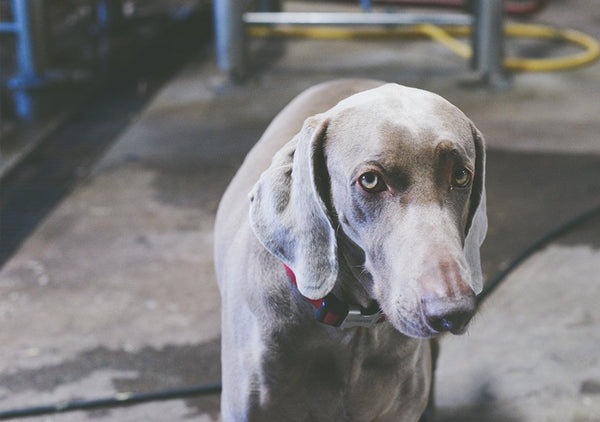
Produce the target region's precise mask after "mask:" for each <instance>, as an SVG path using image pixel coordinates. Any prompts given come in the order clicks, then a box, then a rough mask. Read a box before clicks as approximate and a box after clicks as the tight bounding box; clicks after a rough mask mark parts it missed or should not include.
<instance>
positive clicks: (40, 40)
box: [10, 0, 48, 89]
mask: <svg viewBox="0 0 600 422" xmlns="http://www.w3.org/2000/svg"><path fill="white" fill-rule="evenodd" d="M43 3H44V2H43V0H13V2H12V7H13V16H14V21H15V23H14V24H15V27H16V28H17V31H16V33H17V66H18V73H17V75H16V76H15V77H14V78H13V79H12V80H11V82H10V83H11V88H13V89H17V88H28V87H34V86H40V85H42V77H41V74H42V73H43V72H44V71H45V70H46V68H47V65H48V50H47V48H46V47H47V45H46V34H45V31H46V26H45V17H44V6H43Z"/></svg>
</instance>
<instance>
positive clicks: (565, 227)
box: [477, 206, 600, 305]
mask: <svg viewBox="0 0 600 422" xmlns="http://www.w3.org/2000/svg"><path fill="white" fill-rule="evenodd" d="M597 215H600V206H597V207H595V208H592V209H590V210H589V211H586V212H584V213H583V214H580V215H579V216H577V217H575V218H573V219H572V220H569V221H567V222H566V223H564V224H562V225H561V226H558V227H557V228H556V229H554V230H552V231H551V232H549V233H548V234H546V235H545V236H543V237H541V238H540V239H538V240H537V241H535V242H533V243H531V244H530V245H529V246H528V247H527V248H525V249H524V250H523V251H522V252H521V253H520V254H519V255H517V256H516V257H515V258H513V259H512V260H511V261H509V262H508V263H507V264H506V265H505V266H504V267H503V268H501V269H500V271H498V272H497V273H496V275H495V276H494V277H492V278H491V279H490V280H489V281H488V282H487V283H485V287H484V288H483V291H482V292H481V293H480V294H479V296H477V304H478V305H481V303H482V302H483V301H484V300H485V299H487V298H488V296H489V295H490V294H491V293H492V292H493V291H494V290H496V288H497V287H498V286H499V285H500V283H502V281H504V279H505V278H506V277H507V276H508V275H509V274H510V273H511V272H512V271H513V270H514V269H515V268H517V267H518V266H519V265H521V263H522V262H523V261H525V260H526V259H527V258H529V257H530V256H531V255H532V254H533V253H534V252H536V251H538V250H539V249H541V248H543V247H544V246H546V245H547V244H548V243H550V242H552V241H553V240H554V239H557V238H559V237H560V236H562V235H564V234H565V233H568V232H570V231H571V230H573V229H575V228H577V227H579V226H581V225H582V224H584V223H586V222H588V221H589V220H591V219H592V218H594V217H596V216H597Z"/></svg>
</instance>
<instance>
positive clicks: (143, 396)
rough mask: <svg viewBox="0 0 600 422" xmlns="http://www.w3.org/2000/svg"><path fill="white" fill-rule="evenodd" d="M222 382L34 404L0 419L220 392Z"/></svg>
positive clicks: (2, 414) (0, 416) (103, 407)
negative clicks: (43, 404)
mask: <svg viewBox="0 0 600 422" xmlns="http://www.w3.org/2000/svg"><path fill="white" fill-rule="evenodd" d="M220 392H221V384H218V383H216V384H206V385H195V386H191V387H186V388H175V389H170V390H161V391H156V392H151V393H121V394H116V395H114V396H112V397H108V398H102V399H96V400H76V401H70V402H62V403H57V404H51V405H47V406H33V407H26V408H22V409H13V410H6V411H2V412H0V420H6V419H16V418H27V417H31V416H41V415H50V414H54V413H63V412H73V411H75V410H94V409H106V408H109V407H110V408H112V407H122V406H132V405H135V404H140V403H146V402H155V401H165V400H174V399H182V398H186V397H197V396H202V395H208V394H219V393H220Z"/></svg>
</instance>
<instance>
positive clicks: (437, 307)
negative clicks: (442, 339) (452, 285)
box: [422, 294, 475, 334]
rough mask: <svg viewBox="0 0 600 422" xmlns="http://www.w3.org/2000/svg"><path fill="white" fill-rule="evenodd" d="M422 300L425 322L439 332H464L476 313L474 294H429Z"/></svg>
mask: <svg viewBox="0 0 600 422" xmlns="http://www.w3.org/2000/svg"><path fill="white" fill-rule="evenodd" d="M422 302H423V316H424V318H425V322H426V323H427V325H428V326H429V327H430V328H431V329H433V330H434V331H437V332H438V333H441V332H445V331H450V332H451V333H452V334H461V333H463V332H464V331H465V329H466V327H467V324H468V323H469V321H470V320H471V318H472V317H473V314H474V313H475V295H474V294H469V295H466V296H461V297H458V298H456V297H453V298H444V297H438V296H427V297H425V298H424V299H423V301H422Z"/></svg>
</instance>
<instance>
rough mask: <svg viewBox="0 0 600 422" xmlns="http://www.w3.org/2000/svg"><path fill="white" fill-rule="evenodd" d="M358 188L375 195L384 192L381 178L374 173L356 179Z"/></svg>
mask: <svg viewBox="0 0 600 422" xmlns="http://www.w3.org/2000/svg"><path fill="white" fill-rule="evenodd" d="M358 183H359V184H360V186H361V187H362V188H363V189H364V190H366V191H367V192H369V193H377V192H382V191H384V190H386V188H387V187H386V185H385V183H384V182H383V178H382V177H381V176H380V175H379V174H377V173H376V172H374V171H369V172H367V173H364V174H362V175H361V176H360V177H359V178H358Z"/></svg>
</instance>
